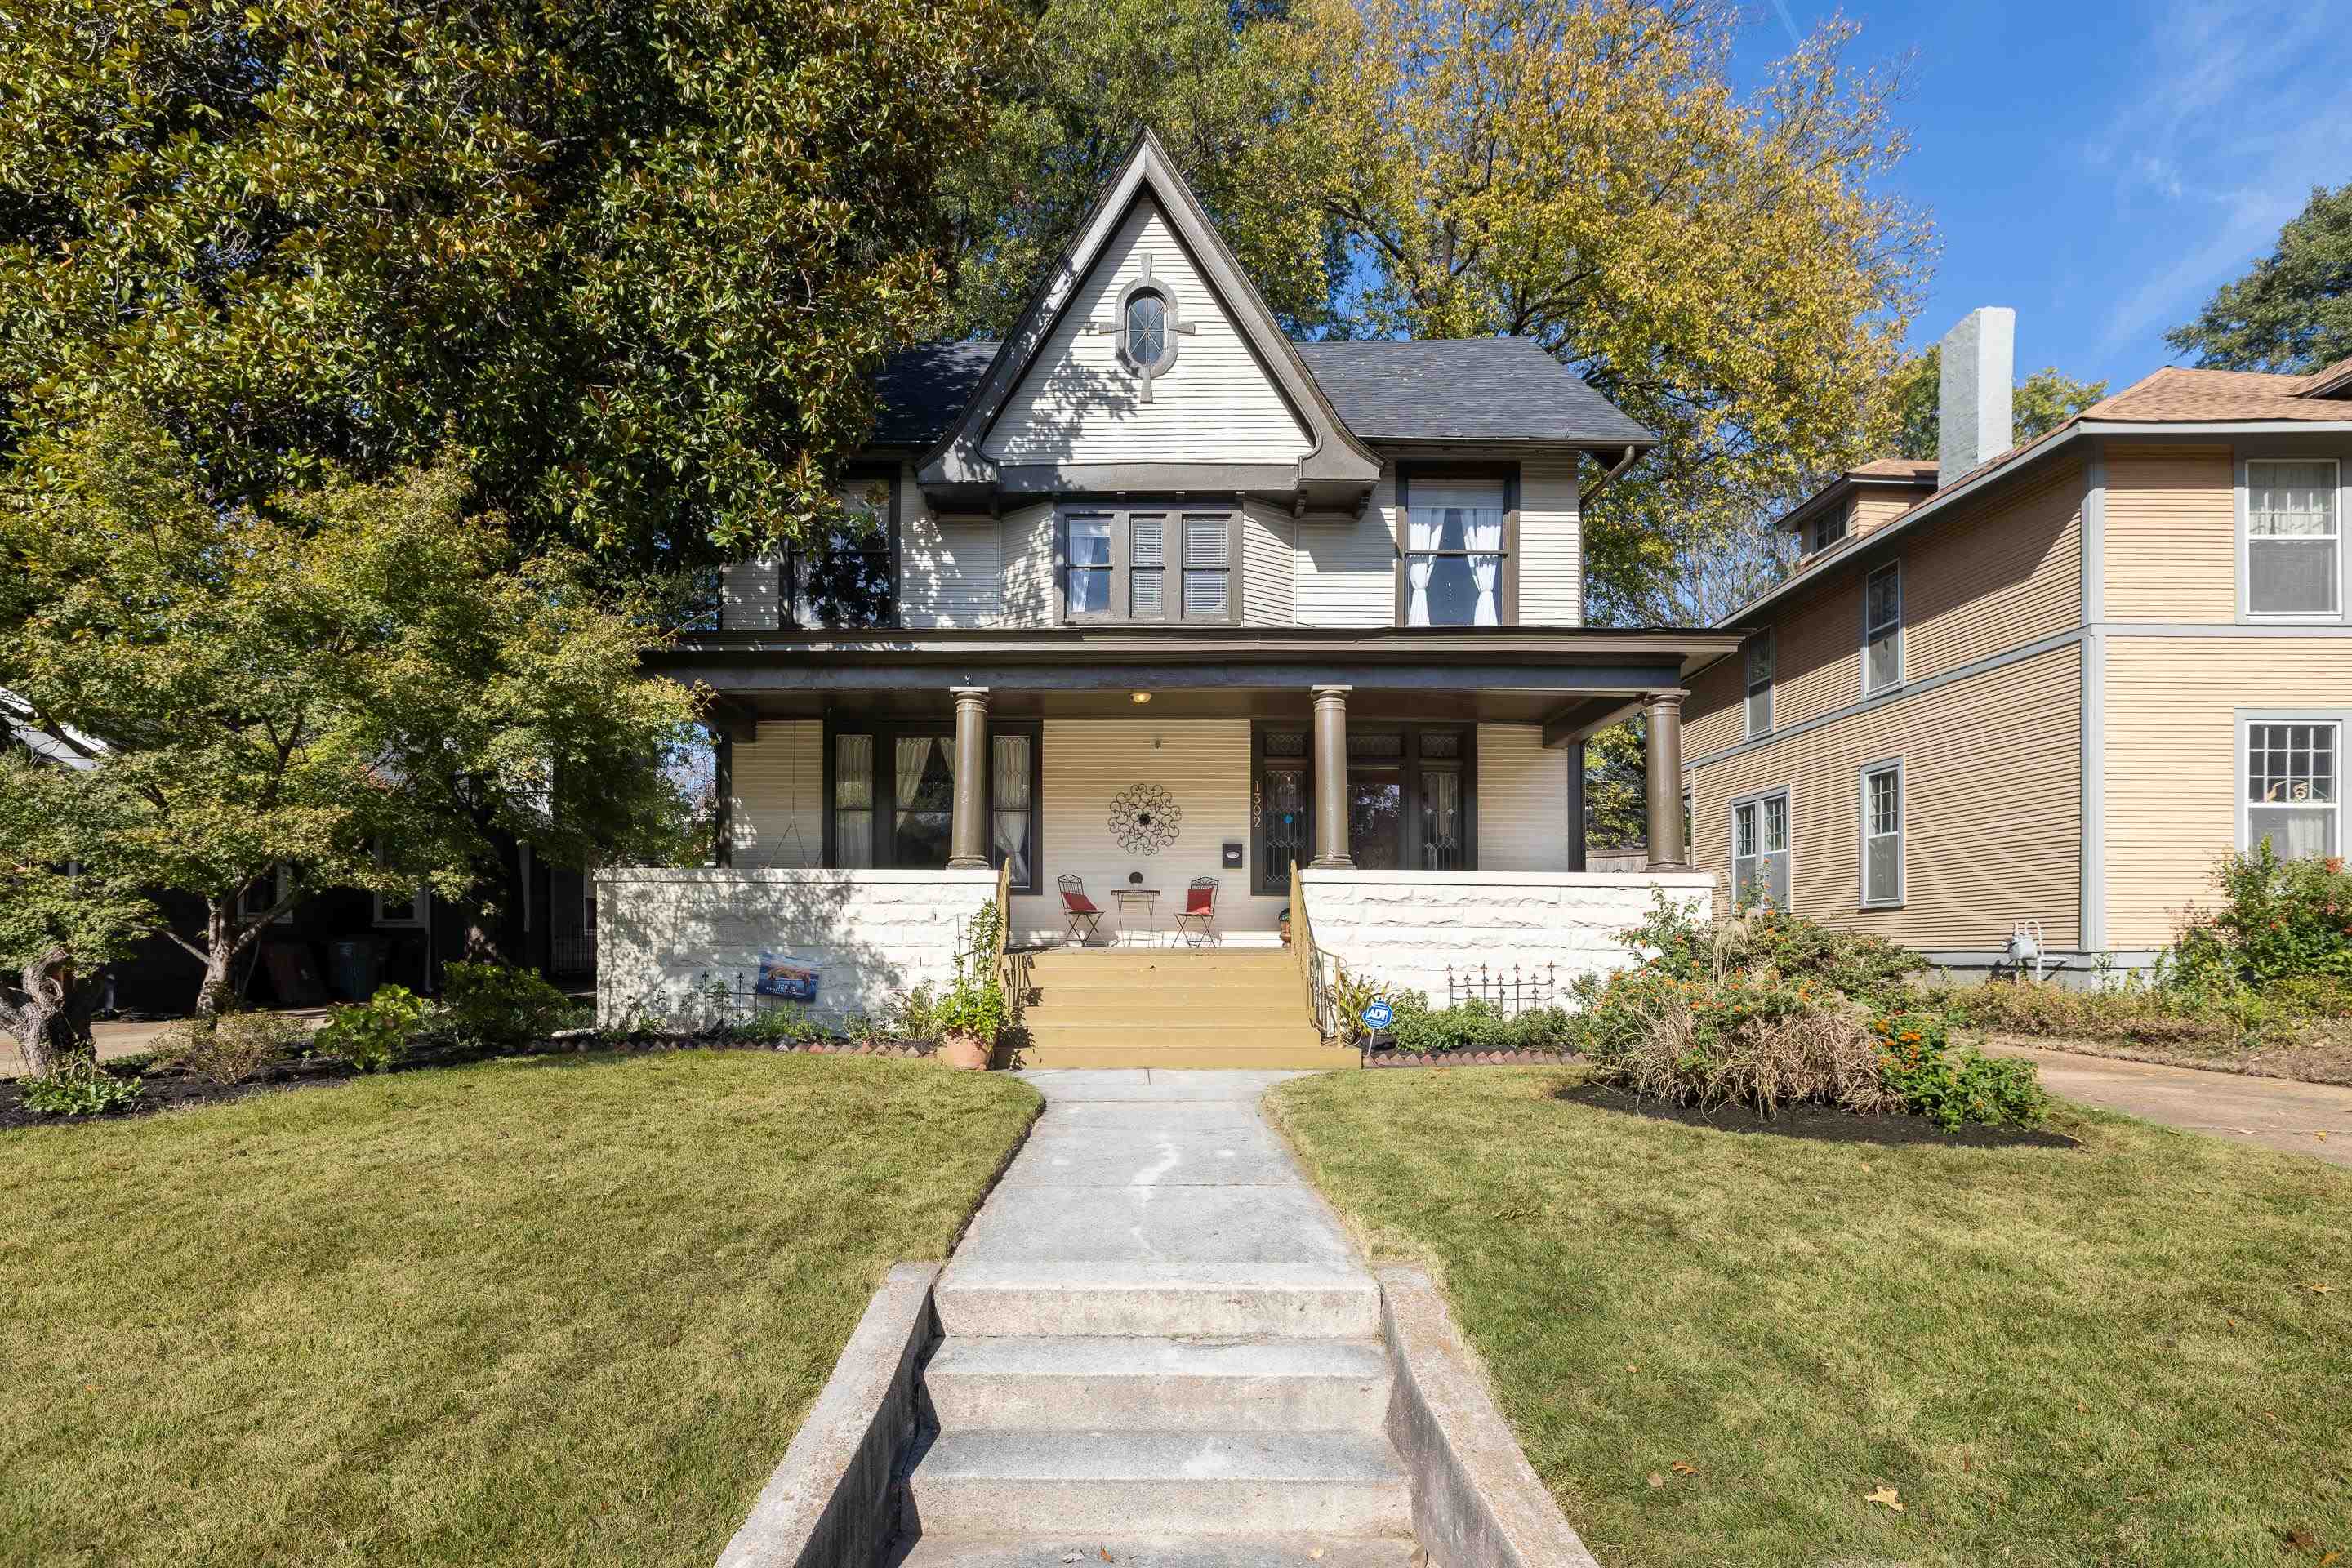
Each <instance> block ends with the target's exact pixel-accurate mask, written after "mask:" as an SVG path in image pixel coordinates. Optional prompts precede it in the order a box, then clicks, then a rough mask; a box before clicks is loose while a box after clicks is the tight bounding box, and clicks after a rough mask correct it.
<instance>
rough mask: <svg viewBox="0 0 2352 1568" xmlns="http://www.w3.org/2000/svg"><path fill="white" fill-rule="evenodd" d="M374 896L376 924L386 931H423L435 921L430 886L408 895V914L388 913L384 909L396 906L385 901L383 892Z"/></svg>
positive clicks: (406, 901) (406, 902)
mask: <svg viewBox="0 0 2352 1568" xmlns="http://www.w3.org/2000/svg"><path fill="white" fill-rule="evenodd" d="M373 897H374V900H375V924H377V925H378V926H381V927H383V929H384V930H386V931H423V930H425V929H426V928H427V927H429V926H430V925H432V923H433V894H432V890H431V889H428V888H419V889H416V891H415V892H414V893H411V894H410V895H409V896H408V898H407V899H406V900H404V901H405V904H406V908H407V910H408V912H407V913H406V914H386V913H385V912H384V910H386V909H387V908H389V907H394V906H387V905H386V904H385V903H384V901H383V894H382V893H377V894H375V895H373Z"/></svg>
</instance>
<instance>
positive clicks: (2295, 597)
mask: <svg viewBox="0 0 2352 1568" xmlns="http://www.w3.org/2000/svg"><path fill="white" fill-rule="evenodd" d="M2339 483H2340V480H2339V478H2338V469H2337V465H2336V461H2335V459H2334V458H2322V459H2319V460H2316V461H2310V462H2284V461H2272V460H2262V461H2250V462H2248V463H2247V464H2246V564H2245V580H2246V614H2247V615H2249V616H2294V617H2305V618H2307V617H2312V616H2326V617H2334V616H2338V615H2340V614H2342V611H2343V604H2342V600H2341V597H2340V594H2341V590H2342V583H2343V576H2344V563H2343V558H2342V552H2343V548H2344V540H2343V520H2342V518H2341V517H2340V515H2339V510H2340V509H2339V508H2338V506H2337V500H2338V495H2339V492H2338V489H2337V487H2338V484H2339Z"/></svg>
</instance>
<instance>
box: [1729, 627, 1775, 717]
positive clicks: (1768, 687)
mask: <svg viewBox="0 0 2352 1568" xmlns="http://www.w3.org/2000/svg"><path fill="white" fill-rule="evenodd" d="M1759 644H1760V645H1761V646H1762V647H1763V648H1764V657H1765V658H1766V660H1767V661H1768V665H1769V668H1768V669H1767V671H1766V674H1765V677H1764V681H1763V690H1764V727H1763V728H1762V729H1760V730H1759V729H1758V728H1757V727H1756V691H1757V681H1756V666H1755V663H1754V659H1755V651H1754V650H1755V648H1756V647H1757V646H1759ZM1740 659H1741V664H1740V671H1739V673H1740V677H1741V698H1740V703H1739V706H1740V712H1741V722H1742V723H1743V724H1744V725H1745V726H1746V730H1745V732H1744V734H1743V736H1742V738H1743V739H1745V740H1749V741H1760V740H1762V739H1763V738H1764V737H1765V736H1767V735H1769V734H1770V733H1771V732H1772V722H1773V719H1774V717H1775V715H1774V713H1773V708H1774V706H1775V704H1774V702H1773V696H1774V693H1775V691H1776V689H1778V687H1779V686H1780V646H1779V642H1778V640H1777V639H1776V638H1775V637H1773V635H1772V628H1771V627H1770V626H1766V627H1764V628H1763V629H1762V630H1761V631H1759V632H1757V633H1755V634H1754V635H1753V636H1751V637H1749V638H1748V645H1747V646H1746V647H1742V648H1741V649H1740Z"/></svg>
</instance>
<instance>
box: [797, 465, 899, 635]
mask: <svg viewBox="0 0 2352 1568" xmlns="http://www.w3.org/2000/svg"><path fill="white" fill-rule="evenodd" d="M839 500H840V502H841V515H840V517H839V519H837V520H836V521H834V522H831V523H829V524H828V525H826V526H825V527H824V529H823V530H822V531H821V532H820V534H819V536H818V537H817V538H816V539H815V540H814V541H811V542H806V543H803V544H797V545H794V546H793V548H792V550H791V551H789V552H787V553H786V554H785V557H784V586H785V590H786V592H785V602H786V603H787V604H789V605H791V606H792V616H793V626H798V627H801V628H802V629H803V630H813V629H814V628H817V627H820V626H825V627H845V628H858V627H866V626H896V625H897V624H898V578H897V574H896V573H895V572H894V571H893V570H892V562H891V549H890V487H889V485H888V484H887V483H886V482H882V481H878V480H877V481H875V482H873V483H868V484H858V485H852V486H851V487H849V488H848V489H845V490H843V491H842V493H841V495H840V497H839Z"/></svg>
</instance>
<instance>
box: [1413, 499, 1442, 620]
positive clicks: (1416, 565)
mask: <svg viewBox="0 0 2352 1568" xmlns="http://www.w3.org/2000/svg"><path fill="white" fill-rule="evenodd" d="M1442 515H1443V514H1442V513H1440V512H1436V511H1433V510H1423V508H1420V507H1415V508H1414V509H1413V510H1412V513H1411V515H1409V516H1408V517H1407V518H1406V519H1405V551H1406V554H1405V563H1404V571H1405V582H1406V584H1407V585H1409V586H1410V587H1411V588H1412V597H1411V598H1410V599H1408V600H1407V601H1406V602H1405V608H1404V624H1405V625H1406V626H1427V625H1429V579H1430V576H1431V574H1433V573H1434V572H1435V571H1436V570H1437V558H1436V557H1435V556H1433V555H1422V554H1415V553H1413V552H1416V551H1425V550H1435V549H1436V548H1437V547H1438V544H1437V541H1438V523H1437V520H1438V518H1439V517H1440V516H1442Z"/></svg>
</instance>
